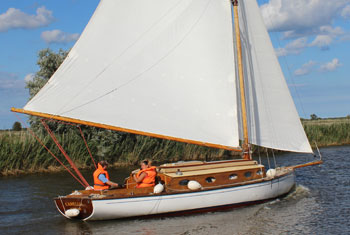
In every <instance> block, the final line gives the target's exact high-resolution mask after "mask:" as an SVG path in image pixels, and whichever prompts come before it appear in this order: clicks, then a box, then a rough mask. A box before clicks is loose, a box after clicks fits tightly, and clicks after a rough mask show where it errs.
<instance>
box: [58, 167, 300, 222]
mask: <svg viewBox="0 0 350 235" xmlns="http://www.w3.org/2000/svg"><path fill="white" fill-rule="evenodd" d="M294 185H295V174H294V171H291V172H289V173H287V174H285V175H283V176H280V177H278V178H274V179H271V180H268V181H263V182H259V183H252V184H248V185H243V186H235V187H229V188H223V189H214V190H206V191H204V190H203V191H195V192H186V193H177V194H172V195H171V194H167V195H152V196H144V197H130V198H118V199H105V200H103V199H82V198H81V199H79V198H76V199H75V201H72V200H71V198H69V199H67V198H64V197H59V198H57V199H55V203H56V206H57V208H58V210H59V211H60V213H61V214H62V215H63V216H65V217H67V218H69V219H72V218H71V217H69V216H67V215H66V213H65V207H64V206H62V205H63V203H65V204H66V205H74V204H75V205H80V206H81V205H83V206H86V204H89V205H88V206H87V210H86V209H84V210H85V213H82V215H80V216H78V217H76V219H82V220H109V219H121V218H128V217H148V216H157V215H171V214H188V213H195V212H203V211H217V210H223V209H227V208H234V207H241V206H246V205H251V204H257V203H261V202H265V201H267V200H271V199H274V198H278V197H281V196H283V195H286V194H287V193H288V192H290V191H291V190H292V188H293V186H294ZM68 201H69V202H68ZM66 209H67V208H66ZM76 209H78V208H76Z"/></svg>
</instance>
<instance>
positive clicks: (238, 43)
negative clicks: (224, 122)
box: [231, 0, 251, 160]
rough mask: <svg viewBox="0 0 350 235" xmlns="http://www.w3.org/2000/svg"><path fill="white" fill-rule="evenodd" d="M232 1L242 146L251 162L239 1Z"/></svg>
mask: <svg viewBox="0 0 350 235" xmlns="http://www.w3.org/2000/svg"><path fill="white" fill-rule="evenodd" d="M231 1H232V4H233V14H234V26H235V35H236V47H237V60H238V76H239V88H240V97H241V110H242V123H243V146H242V149H243V159H246V160H250V159H251V156H250V154H249V140H248V124H247V108H246V101H245V92H244V76H243V63H242V45H241V35H240V31H239V21H238V0H231Z"/></svg>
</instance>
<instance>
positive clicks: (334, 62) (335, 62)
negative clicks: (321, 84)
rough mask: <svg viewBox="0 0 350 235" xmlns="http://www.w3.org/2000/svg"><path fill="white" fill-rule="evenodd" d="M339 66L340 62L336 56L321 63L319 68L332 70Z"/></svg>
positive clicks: (326, 70)
mask: <svg viewBox="0 0 350 235" xmlns="http://www.w3.org/2000/svg"><path fill="white" fill-rule="evenodd" d="M340 66H342V64H341V63H340V62H339V60H338V59H337V58H334V59H333V60H332V61H330V62H328V63H325V64H323V65H321V67H320V68H321V71H324V72H328V71H334V70H336V69H337V68H338V67H340Z"/></svg>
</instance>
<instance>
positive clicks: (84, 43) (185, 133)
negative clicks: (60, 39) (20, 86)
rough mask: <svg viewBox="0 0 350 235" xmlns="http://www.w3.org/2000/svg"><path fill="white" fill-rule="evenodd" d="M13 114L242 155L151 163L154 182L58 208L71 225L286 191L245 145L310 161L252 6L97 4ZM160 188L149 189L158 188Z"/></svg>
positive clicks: (250, 2)
mask: <svg viewBox="0 0 350 235" xmlns="http://www.w3.org/2000/svg"><path fill="white" fill-rule="evenodd" d="M12 111H14V112H19V113H25V114H29V115H34V116H38V117H41V118H48V119H54V120H60V121H65V122H70V123H75V124H83V125H88V126H94V127H99V128H105V129H109V130H114V131H123V132H128V133H134V134H139V135H145V136H151V137H155V138H162V139H168V140H174V141H179V142H185V143H190V144H197V145H203V146H207V147H212V148H219V149H225V150H230V151H238V152H240V154H241V156H242V159H239V160H226V161H213V162H205V161H189V162H174V163H166V164H163V165H160V166H157V167H156V168H157V179H158V182H159V184H157V185H156V186H155V187H146V188H136V187H135V182H134V181H133V178H132V177H129V178H127V179H126V181H125V186H124V187H122V188H117V189H111V190H102V191H97V190H93V189H92V188H91V187H87V188H86V189H84V190H76V191H74V192H73V193H71V194H69V195H66V196H59V197H57V198H55V199H54V201H55V203H56V206H57V208H58V210H59V212H60V213H61V214H62V215H63V216H65V217H67V218H69V219H80V220H105V219H118V218H126V217H140V216H141V217H142V216H163V215H172V214H186V213H194V212H205V211H214V210H221V209H227V208H234V207H241V206H245V205H251V204H256V203H261V202H265V201H267V200H271V199H274V198H278V197H281V196H284V195H286V194H288V193H289V192H290V191H291V190H292V189H293V187H294V186H295V169H296V168H298V167H304V166H309V165H316V164H320V163H321V162H322V161H314V162H309V163H305V164H302V165H297V166H285V167H279V168H276V169H268V170H267V169H266V167H265V166H264V165H262V164H261V163H260V162H257V161H255V160H252V151H251V146H252V145H256V146H262V147H264V148H268V149H276V150H282V151H291V152H298V153H301V154H311V153H313V150H312V148H311V146H310V143H309V141H308V139H307V137H306V135H305V132H304V130H303V127H302V124H301V122H300V119H299V116H298V113H297V111H296V108H295V105H294V103H293V100H292V97H291V95H290V93H289V90H288V86H287V84H286V82H285V80H284V76H283V73H282V70H281V68H280V65H279V63H278V59H277V57H276V55H275V52H274V49H273V46H272V43H271V41H270V38H269V34H268V32H267V30H266V27H265V25H264V22H263V18H262V16H261V14H260V10H259V7H258V4H257V2H256V0H240V1H239V2H238V0H191V1H190V0H147V1H137V0H124V1H121V0H120V1H115V0H102V1H100V3H99V5H98V7H97V9H96V11H95V12H94V14H93V16H92V18H91V19H90V21H89V23H88V24H87V26H86V28H85V29H84V32H83V33H82V35H81V37H80V38H79V40H78V41H77V42H76V44H75V45H74V47H73V48H72V49H71V51H70V52H69V54H68V56H67V58H66V59H65V61H64V62H63V64H62V65H61V66H60V67H59V69H58V70H57V71H56V72H55V74H54V75H53V76H52V77H51V78H50V80H49V81H48V82H47V84H46V85H45V86H44V87H43V88H42V89H41V90H40V91H39V93H38V94H37V95H36V96H34V97H33V98H32V99H31V100H30V101H29V102H28V103H27V104H26V105H25V107H24V108H23V109H17V108H12ZM156 188H157V190H156Z"/></svg>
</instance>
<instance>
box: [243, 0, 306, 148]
mask: <svg viewBox="0 0 350 235" xmlns="http://www.w3.org/2000/svg"><path fill="white" fill-rule="evenodd" d="M239 10H240V27H241V40H242V47H243V58H244V61H243V64H244V74H245V77H246V82H245V83H246V94H247V97H246V99H247V107H248V111H247V112H248V126H249V127H250V128H249V139H250V142H251V143H253V144H255V145H259V146H263V147H268V148H273V149H280V150H285V151H295V152H308V153H309V152H312V149H311V147H310V144H309V141H308V140H307V137H306V135H305V132H304V129H303V127H302V125H301V122H300V118H299V115H298V113H297V110H296V108H295V105H294V102H293V99H292V97H291V95H290V93H289V90H288V86H287V84H286V82H285V80H284V76H283V73H282V70H281V67H280V65H279V63H278V59H277V57H276V55H275V52H274V49H273V46H272V43H271V41H270V38H269V35H268V32H267V30H266V27H265V25H264V21H263V18H262V16H261V13H260V10H259V7H258V4H257V2H256V0H244V1H239Z"/></svg>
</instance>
